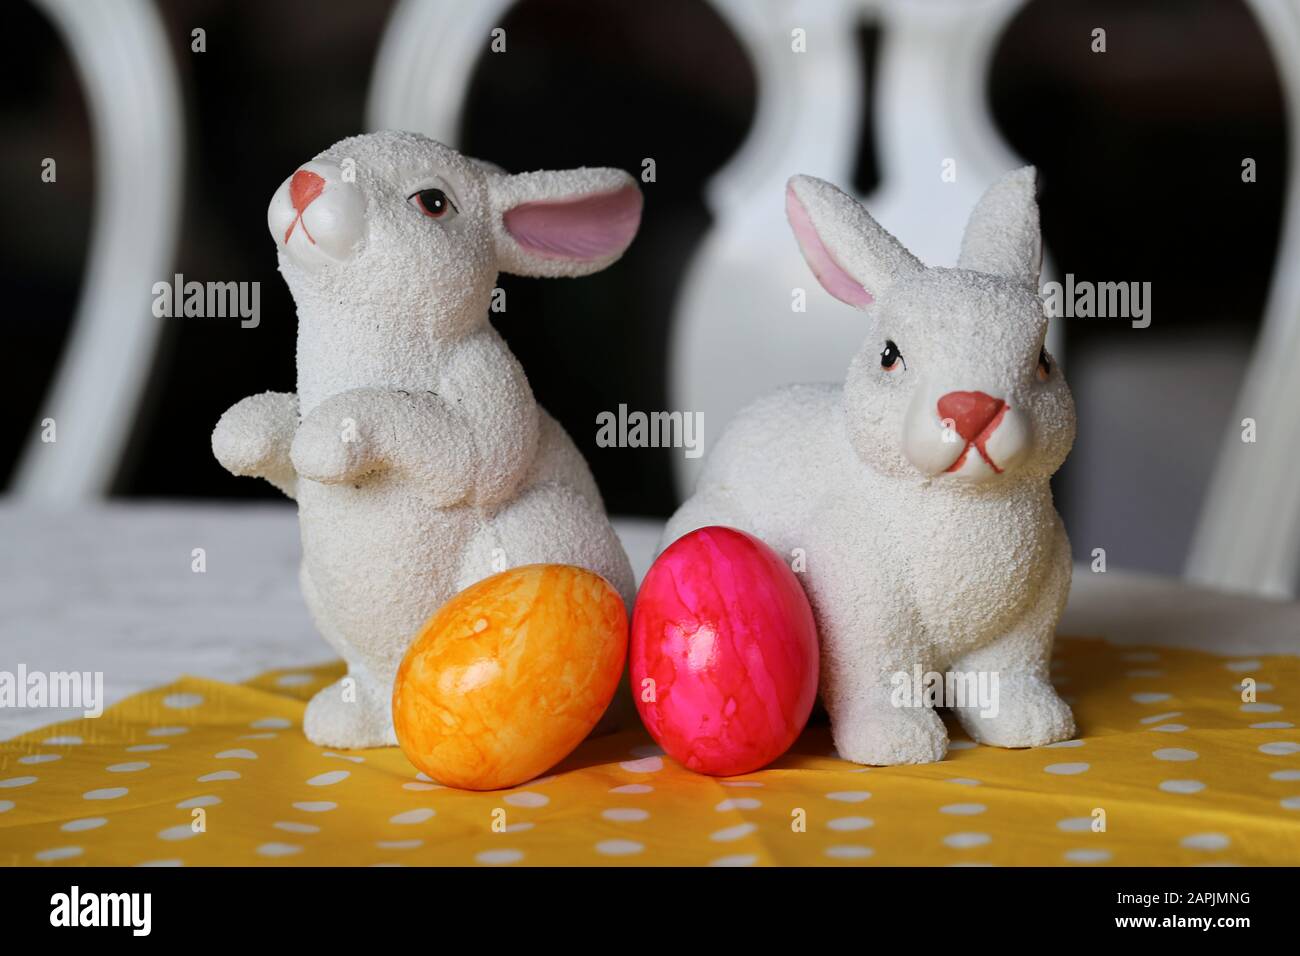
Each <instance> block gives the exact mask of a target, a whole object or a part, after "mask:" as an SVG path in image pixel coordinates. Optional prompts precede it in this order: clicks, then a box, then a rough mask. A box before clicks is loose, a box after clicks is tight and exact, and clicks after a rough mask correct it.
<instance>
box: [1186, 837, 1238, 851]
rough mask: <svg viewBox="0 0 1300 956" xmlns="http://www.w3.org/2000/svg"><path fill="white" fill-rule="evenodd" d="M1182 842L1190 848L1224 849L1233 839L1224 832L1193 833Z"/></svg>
mask: <svg viewBox="0 0 1300 956" xmlns="http://www.w3.org/2000/svg"><path fill="white" fill-rule="evenodd" d="M1180 842H1181V844H1182V846H1184V847H1185V848H1187V849H1188V850H1222V849H1225V848H1226V847H1227V846H1228V844H1229V843H1231V842H1232V841H1231V840H1229V839H1228V838H1227V836H1225V835H1224V834H1222V833H1193V834H1192V835H1191V836H1185V837H1183V839H1182V840H1181V841H1180Z"/></svg>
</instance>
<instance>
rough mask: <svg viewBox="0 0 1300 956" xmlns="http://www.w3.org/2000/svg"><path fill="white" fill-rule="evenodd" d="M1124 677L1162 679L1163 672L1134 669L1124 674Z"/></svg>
mask: <svg viewBox="0 0 1300 956" xmlns="http://www.w3.org/2000/svg"><path fill="white" fill-rule="evenodd" d="M1124 676H1125V677H1164V676H1165V672H1164V671H1158V670H1152V669H1151V668H1145V669H1135V670H1131V671H1125V672H1124Z"/></svg>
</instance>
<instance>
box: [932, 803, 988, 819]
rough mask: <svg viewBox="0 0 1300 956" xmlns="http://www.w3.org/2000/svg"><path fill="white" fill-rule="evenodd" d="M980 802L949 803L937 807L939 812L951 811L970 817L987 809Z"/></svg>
mask: <svg viewBox="0 0 1300 956" xmlns="http://www.w3.org/2000/svg"><path fill="white" fill-rule="evenodd" d="M987 809H988V807H986V806H985V805H984V804H982V803H949V804H945V805H944V806H942V807H940V808H939V812H940V813H951V814H955V815H957V816H962V817H971V816H975V815H976V814H979V813H983V812H984V811H985V810H987Z"/></svg>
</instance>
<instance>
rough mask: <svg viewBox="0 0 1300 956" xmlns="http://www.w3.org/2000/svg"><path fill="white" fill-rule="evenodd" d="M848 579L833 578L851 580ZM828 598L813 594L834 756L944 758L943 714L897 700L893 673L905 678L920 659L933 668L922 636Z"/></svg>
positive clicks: (878, 762) (896, 760)
mask: <svg viewBox="0 0 1300 956" xmlns="http://www.w3.org/2000/svg"><path fill="white" fill-rule="evenodd" d="M851 578H852V576H849V577H848V578H846V579H843V580H840V581H839V582H838V584H840V585H842V586H851V583H852V582H851ZM881 586H884V585H883V583H882V585H881ZM819 590H820V589H819ZM864 590H868V591H870V589H864ZM826 597H827V595H826V594H825V592H824V590H822V593H819V594H818V595H817V596H816V598H815V599H814V606H815V607H820V608H821V609H822V610H821V613H820V614H819V615H818V629H819V636H820V638H821V658H822V660H821V673H822V682H821V684H822V686H821V693H822V700H823V701H824V702H825V704H826V710H827V712H829V714H830V717H831V735H832V737H833V738H834V740H835V749H836V750H837V751H838V752H839V755H840V756H841V757H843V758H844V759H845V760H852V761H853V762H854V763H860V764H869V765H872V766H892V765H894V764H907V763H933V762H935V761H936V760H942V759H943V756H944V754H945V753H947V751H948V731H947V728H945V727H944V725H943V720H942V719H940V717H939V715H938V714H937V713H936V712H935V711H934V709H933V708H932V707H927V706H923V701H921V700H919V699H916V698H917V697H919V695H914V697H913V699H910V700H908V701H901V700H900V699H899V695H898V693H897V690H898V687H899V684H898V681H897V675H898V674H905V675H907V677H908V679H909V680H910V679H911V677H912V674H913V665H914V664H915V663H917V662H919V663H921V665H922V672H923V673H924V672H925V671H928V670H931V669H932V663H931V662H930V661H929V659H928V656H927V654H926V652H925V650H924V643H923V641H922V640H921V635H920V634H918V633H916V632H915V630H913V629H910V628H907V626H906V625H900V624H899V623H898V621H896V620H891V619H890V618H888V617H886V616H885V615H884V614H880V613H873V612H872V611H871V610H867V609H864V608H863V605H862V603H861V602H856V601H843V600H841V601H827V600H826V599H825V598H826ZM905 628H906V629H905ZM913 704H915V705H916V706H912V705H913Z"/></svg>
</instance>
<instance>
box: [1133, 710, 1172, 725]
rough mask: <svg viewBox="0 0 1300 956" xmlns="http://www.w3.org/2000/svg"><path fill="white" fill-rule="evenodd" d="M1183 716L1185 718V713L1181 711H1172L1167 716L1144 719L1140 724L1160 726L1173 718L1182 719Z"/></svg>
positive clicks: (1157, 715) (1159, 715)
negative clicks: (1159, 724)
mask: <svg viewBox="0 0 1300 956" xmlns="http://www.w3.org/2000/svg"><path fill="white" fill-rule="evenodd" d="M1181 716H1183V712H1182V711H1181V710H1171V711H1169V713H1167V714H1152V715H1151V716H1150V717H1143V718H1142V719H1141V720H1140V721H1138V723H1141V724H1158V723H1160V722H1161V721H1163V720H1169V719H1170V718H1172V717H1181Z"/></svg>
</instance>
